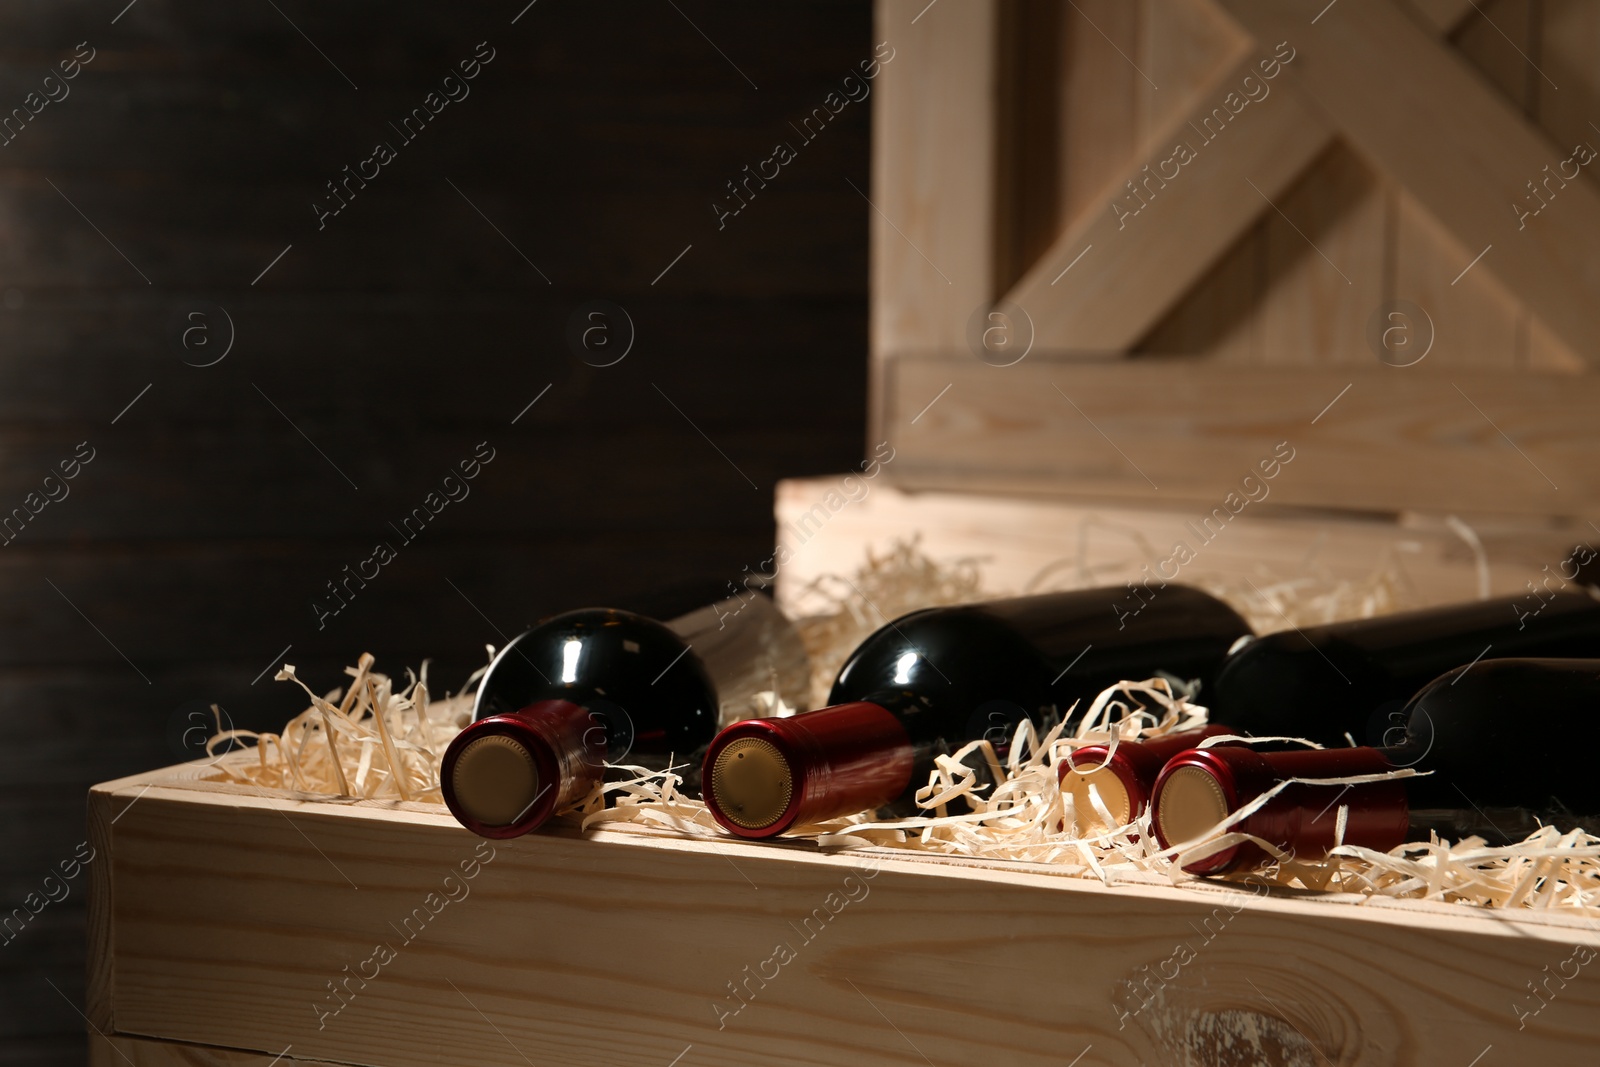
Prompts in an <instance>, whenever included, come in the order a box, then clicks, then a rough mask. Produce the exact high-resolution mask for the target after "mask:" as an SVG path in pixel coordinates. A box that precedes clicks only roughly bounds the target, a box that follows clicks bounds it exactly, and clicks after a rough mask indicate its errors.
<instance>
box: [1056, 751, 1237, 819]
mask: <svg viewBox="0 0 1600 1067" xmlns="http://www.w3.org/2000/svg"><path fill="white" fill-rule="evenodd" d="M1231 733H1233V731H1232V730H1230V729H1229V728H1228V727H1226V726H1205V727H1202V728H1200V729H1198V730H1184V731H1183V732H1181V733H1175V734H1167V735H1165V736H1163V737H1153V738H1150V739H1148V740H1143V741H1122V742H1119V743H1118V744H1117V747H1116V751H1115V752H1113V751H1112V750H1111V746H1110V745H1109V744H1105V745H1085V746H1084V747H1082V748H1079V749H1074V750H1073V751H1072V753H1071V754H1070V755H1069V756H1068V757H1067V758H1066V759H1064V760H1062V761H1061V763H1060V764H1059V765H1058V766H1057V768H1056V770H1057V775H1058V778H1059V780H1060V782H1061V789H1062V791H1063V792H1067V793H1071V794H1072V798H1073V812H1074V817H1075V819H1076V821H1077V825H1078V833H1079V834H1085V833H1089V832H1092V831H1093V830H1095V829H1096V828H1097V827H1098V826H1099V824H1101V823H1102V822H1104V820H1103V819H1101V818H1100V816H1099V815H1098V814H1097V813H1096V811H1095V809H1094V806H1093V805H1092V804H1091V803H1090V801H1089V786H1091V785H1092V786H1094V787H1095V792H1096V793H1098V794H1099V795H1100V801H1101V803H1103V804H1105V806H1106V810H1108V811H1110V812H1111V816H1112V818H1113V819H1117V820H1119V821H1118V822H1117V823H1116V826H1126V825H1127V824H1128V823H1130V822H1132V821H1133V820H1134V819H1136V818H1138V817H1139V816H1140V815H1142V814H1143V813H1144V809H1145V807H1146V806H1147V805H1148V804H1149V803H1150V793H1151V791H1152V790H1153V789H1155V786H1156V779H1157V778H1158V777H1160V776H1161V769H1162V768H1163V767H1165V766H1166V765H1167V761H1168V760H1169V759H1171V758H1172V757H1173V756H1176V755H1177V754H1178V753H1180V752H1185V751H1187V750H1189V749H1191V748H1195V747H1197V746H1198V745H1199V744H1200V742H1202V741H1204V740H1205V739H1206V738H1208V737H1222V736H1224V735H1225V734H1231ZM1114 828H1115V827H1109V826H1108V827H1104V829H1108V830H1109V829H1114Z"/></svg>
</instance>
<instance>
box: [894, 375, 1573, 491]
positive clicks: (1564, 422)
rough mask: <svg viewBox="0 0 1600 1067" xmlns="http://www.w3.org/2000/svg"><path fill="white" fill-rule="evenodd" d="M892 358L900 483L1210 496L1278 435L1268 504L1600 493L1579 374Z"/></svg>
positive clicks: (1268, 450) (1232, 485)
mask: <svg viewBox="0 0 1600 1067" xmlns="http://www.w3.org/2000/svg"><path fill="white" fill-rule="evenodd" d="M893 370H894V382H895V393H894V397H895V402H894V404H893V405H892V407H891V417H890V420H889V424H888V434H889V438H890V440H892V441H893V442H894V445H895V448H896V449H897V450H898V453H897V456H896V459H895V461H894V463H893V465H892V466H891V467H890V468H889V475H890V477H891V479H892V480H893V481H894V482H895V484H897V485H901V486H906V487H914V488H946V489H951V488H982V489H985V490H988V491H992V492H1007V491H1013V490H1018V491H1023V492H1045V493H1075V494H1091V495H1101V496H1111V497H1117V498H1120V499H1135V498H1138V499H1144V500H1146V501H1165V500H1169V499H1171V500H1190V501H1196V502H1201V503H1205V504H1206V505H1207V506H1210V505H1220V503H1221V501H1222V498H1223V496H1224V495H1225V494H1226V493H1228V492H1230V491H1235V490H1236V489H1237V487H1238V483H1239V479H1241V478H1242V477H1244V475H1246V474H1249V473H1250V472H1251V469H1252V468H1253V467H1254V466H1255V464H1256V463H1257V462H1258V461H1259V460H1262V459H1265V458H1268V457H1269V456H1270V455H1271V454H1272V451H1273V447H1274V445H1275V444H1277V443H1278V442H1280V441H1285V440H1287V441H1289V442H1290V444H1291V446H1292V447H1294V448H1295V449H1296V450H1297V454H1298V457H1299V458H1297V459H1296V460H1295V462H1294V465H1293V467H1292V468H1290V469H1288V470H1285V471H1284V472H1283V473H1282V475H1281V476H1280V477H1279V479H1278V482H1277V484H1276V486H1275V488H1274V490H1273V492H1274V494H1275V499H1276V500H1278V502H1280V503H1287V504H1299V505H1305V506H1311V507H1343V508H1357V509H1366V510H1379V511H1405V510H1422V511H1430V510H1431V511H1438V512H1451V511H1478V512H1485V513H1504V514H1520V515H1525V516H1550V515H1580V514H1583V513H1585V512H1586V511H1589V510H1591V509H1593V508H1594V507H1595V506H1596V505H1597V504H1600V472H1597V471H1596V469H1595V465H1594V463H1593V446H1592V444H1591V441H1592V434H1593V418H1592V415H1591V414H1590V413H1591V412H1592V411H1593V410H1594V408H1595V405H1596V404H1600V382H1597V381H1593V380H1590V379H1589V378H1586V377H1583V378H1576V379H1574V378H1568V377H1564V376H1550V375H1535V374H1526V373H1516V374H1496V373H1492V372H1486V371H1463V372H1462V373H1460V374H1455V375H1450V376H1448V377H1446V376H1443V375H1416V374H1413V375H1408V374H1406V373H1404V371H1403V370H1402V369H1400V368H1390V367H1371V368H1362V367H1349V368H1314V367H1304V368H1299V367H1286V368H1265V367H1263V368H1259V369H1253V370H1252V369H1242V368H1225V367H1207V366H1203V365H1196V364H1194V363H1193V362H1192V361H1185V360H1171V361H1167V360H1154V359H1141V360H1138V361H1135V362H1133V363H1132V364H1130V365H1098V366H1097V365H1087V364H1079V363H1075V362H1070V361H1056V362H1052V361H1049V360H1045V359H1038V360H1035V359H1034V358H1032V357H1029V358H1028V359H1027V360H1024V361H1023V362H1022V363H1019V364H1017V365H1015V366H1012V367H1007V368H995V367H988V366H985V365H983V364H981V363H978V362H977V361H975V360H949V361H943V362H935V361H930V360H920V361H919V360H901V361H897V363H896V365H895V367H894V368H893ZM947 385H948V386H950V389H949V392H948V393H946V395H945V396H944V397H943V398H942V399H940V401H939V402H938V403H937V404H935V405H933V407H932V408H930V409H929V410H928V411H927V413H926V414H924V415H923V416H922V418H921V419H919V420H918V421H917V423H916V424H915V425H911V424H910V420H911V418H912V417H913V416H915V415H916V414H917V411H918V409H919V408H920V407H921V406H922V405H924V404H926V403H927V400H926V398H927V397H931V396H933V395H934V394H935V393H937V392H939V390H941V389H943V388H944V387H945V386H947ZM1347 385H1349V386H1350V387H1351V388H1350V390H1349V392H1348V393H1347V394H1346V395H1344V396H1343V397H1342V399H1339V400H1338V402H1337V404H1334V406H1333V407H1332V408H1331V409H1330V410H1329V411H1328V413H1327V414H1325V415H1323V416H1322V417H1321V418H1320V419H1319V420H1318V421H1317V423H1316V425H1312V420H1313V419H1314V418H1316V417H1317V416H1318V413H1319V412H1320V411H1321V410H1322V409H1323V408H1324V407H1326V406H1327V405H1329V404H1330V403H1333V401H1334V400H1335V398H1336V397H1339V396H1340V394H1341V392H1343V390H1344V388H1345V386H1347ZM1458 386H1459V391H1458V388H1457V387H1458ZM1058 387H1059V389H1060V392H1058V391H1057V388H1058ZM1062 393H1065V394H1066V396H1063V395H1062ZM1463 394H1465V395H1463ZM1067 397H1070V398H1071V401H1072V402H1071V403H1069V402H1068V400H1067V399H1066V398H1067ZM1469 398H1470V400H1469ZM1073 404H1076V405H1077V406H1078V410H1075V409H1074V407H1073ZM1473 404H1477V405H1478V406H1479V407H1480V408H1481V409H1482V413H1480V412H1479V411H1478V410H1475V409H1474V407H1473ZM1485 415H1487V416H1488V419H1492V420H1493V424H1492V425H1491V423H1490V422H1489V421H1487V419H1486V418H1485ZM1090 420H1093V422H1092V423H1091V421H1090ZM1495 427H1499V430H1503V431H1505V433H1506V434H1509V435H1510V438H1511V440H1512V441H1514V442H1516V447H1512V445H1511V444H1508V443H1507V441H1506V439H1505V438H1503V437H1502V436H1501V435H1500V433H1499V432H1498V431H1497V430H1496V428H1495ZM1108 438H1109V440H1108ZM1113 442H1114V444H1113ZM1119 449H1120V450H1121V451H1119ZM1519 450H1520V451H1519ZM1534 464H1537V468H1536V467H1535V466H1534ZM1135 465H1136V466H1135ZM1541 470H1542V471H1543V472H1544V473H1543V474H1541V473H1540V471H1541ZM1141 471H1142V472H1143V473H1142V474H1141V473H1140V472H1141ZM1546 477H1548V478H1549V479H1550V481H1547V480H1546ZM1147 479H1148V480H1147ZM1552 481H1553V483H1554V485H1555V486H1559V489H1556V488H1552V484H1551V482H1552ZM1152 483H1153V485H1154V486H1155V487H1159V488H1154V487H1153V486H1152Z"/></svg>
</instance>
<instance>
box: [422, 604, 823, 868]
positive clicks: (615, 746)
mask: <svg viewBox="0 0 1600 1067" xmlns="http://www.w3.org/2000/svg"><path fill="white" fill-rule="evenodd" d="M808 685H809V671H808V665H807V658H806V653H805V646H804V645H803V644H802V642H801V640H800V636H799V634H798V633H797V632H796V631H795V629H794V627H793V626H792V625H791V624H790V623H789V621H788V620H787V619H786V618H784V616H783V613H782V612H780V611H779V610H778V608H777V607H776V606H775V605H774V604H773V603H772V601H771V600H770V599H768V598H767V597H766V596H764V595H761V594H759V593H751V594H749V597H748V598H747V599H741V598H739V597H733V598H730V599H728V600H725V601H721V602H719V603H716V604H712V605H708V606H707V607H704V608H701V609H698V610H696V611H693V612H691V613H689V614H687V615H683V616H680V617H679V618H676V619H673V620H671V621H670V622H666V623H662V622H657V621H656V620H654V619H650V618H647V617H645V616H643V615H638V614H634V613H633V612H628V611H621V610H617V609H613V608H588V609H584V610H580V611H572V612H567V613H565V614H562V615H557V616H554V617H553V618H550V619H547V620H545V621H544V622H542V623H540V624H539V625H538V626H535V627H534V628H533V629H531V630H529V631H527V632H526V633H524V634H521V635H520V636H518V637H517V638H515V639H514V640H512V641H511V642H510V643H509V644H507V645H506V647H505V648H504V649H502V650H501V651H500V653H499V654H498V655H497V656H496V657H495V659H494V661H493V662H492V663H491V664H490V665H489V670H488V672H487V673H486V674H485V675H484V677H483V681H482V682H481V683H480V685H479V687H478V694H477V700H476V703H475V705H474V708H473V718H474V721H473V722H472V723H470V724H468V725H467V727H466V728H465V729H464V730H462V731H461V733H460V734H458V735H457V736H456V737H455V739H454V740H452V741H451V742H450V745H449V747H448V748H447V749H446V750H445V754H444V759H443V761H442V762H441V764H440V768H439V781H440V788H441V791H442V792H443V794H444V800H445V804H446V805H448V806H449V808H450V812H451V814H453V815H454V816H455V817H456V819H457V821H459V822H460V823H461V824H462V825H463V826H465V827H467V828H468V829H469V830H472V831H473V832H474V833H477V834H479V835H481V836H483V837H494V838H505V837H517V836H519V835H521V834H525V833H527V832H528V831H530V830H532V829H535V828H536V827H538V826H540V825H541V824H542V823H544V822H545V820H547V819H548V818H549V817H550V816H551V815H552V814H553V813H554V812H556V811H557V810H558V809H560V808H562V807H564V806H566V805H567V804H570V803H572V802H573V801H576V800H579V799H581V798H582V797H583V796H584V795H585V794H586V793H587V792H588V791H589V790H591V789H592V788H594V786H595V784H596V783H597V782H599V781H601V780H602V777H603V775H604V772H605V767H606V765H607V763H613V764H614V763H619V762H622V761H624V760H626V761H627V762H629V763H633V764H637V765H640V766H643V767H645V768H647V769H652V770H661V769H664V768H665V767H666V766H667V765H668V762H669V760H674V759H675V760H677V761H680V762H687V763H688V766H689V767H690V768H691V770H690V772H689V773H688V774H687V775H686V777H685V781H684V792H686V793H688V794H690V795H695V794H697V793H698V792H699V768H700V756H701V755H702V753H703V752H704V751H705V747H706V745H707V744H708V743H709V742H710V741H711V739H712V738H713V737H714V736H715V735H716V732H717V730H718V728H719V727H720V726H723V725H725V724H727V723H730V722H734V721H736V720H739V719H743V718H747V717H750V716H757V715H763V714H771V713H772V711H774V710H775V709H774V708H773V707H772V705H771V698H772V696H773V695H774V694H775V695H776V697H777V698H779V699H781V700H782V701H783V702H784V703H785V704H787V705H788V706H790V707H800V708H803V707H804V706H805V704H804V701H805V699H806V697H805V694H806V690H807V687H808Z"/></svg>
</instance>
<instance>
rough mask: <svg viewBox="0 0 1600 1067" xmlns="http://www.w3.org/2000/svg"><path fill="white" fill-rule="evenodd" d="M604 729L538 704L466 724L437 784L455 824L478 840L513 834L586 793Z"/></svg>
mask: <svg viewBox="0 0 1600 1067" xmlns="http://www.w3.org/2000/svg"><path fill="white" fill-rule="evenodd" d="M605 760H606V732H605V729H604V728H603V727H602V726H601V725H600V724H598V723H596V722H595V721H594V720H593V719H592V718H591V717H590V714H589V712H588V711H587V710H585V709H584V708H582V707H580V706H578V705H577V704H574V703H572V702H570V701H566V700H541V701H539V702H538V703H537V704H530V705H529V706H527V707H525V708H523V709H522V710H521V711H514V712H511V713H510V714H506V715H491V716H489V717H487V718H483V719H479V720H477V721H476V722H474V723H471V724H469V725H468V726H467V728H466V729H464V730H462V731H461V732H460V733H459V734H457V735H456V736H455V739H454V740H452V741H451V742H450V747H449V748H447V749H445V753H444V760H443V762H442V763H441V764H440V767H439V787H440V791H441V792H443V793H444V802H445V804H446V805H447V806H448V807H449V808H450V814H452V815H454V816H455V817H456V820H457V821H458V822H460V823H461V825H463V826H465V827H466V828H467V829H469V830H471V831H472V832H473V833H475V834H477V835H478V836H480V837H493V838H506V837H520V836H521V835H523V834H525V833H527V832H528V831H530V830H534V829H537V828H538V827H539V826H541V825H543V824H544V822H545V821H546V820H547V819H549V818H550V816H551V815H553V814H554V813H555V812H556V811H557V810H558V809H559V808H562V807H564V806H566V805H567V804H570V803H572V802H573V801H576V800H578V799H580V798H581V797H583V796H584V794H586V793H588V792H589V790H591V789H593V788H594V786H595V784H596V783H597V782H599V781H600V779H601V776H602V775H603V774H604V771H605Z"/></svg>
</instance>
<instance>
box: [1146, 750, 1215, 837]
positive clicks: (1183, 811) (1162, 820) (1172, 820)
mask: <svg viewBox="0 0 1600 1067" xmlns="http://www.w3.org/2000/svg"><path fill="white" fill-rule="evenodd" d="M1160 801H1161V802H1160V803H1159V804H1157V805H1156V813H1155V814H1156V828H1157V829H1159V830H1160V831H1161V838H1162V840H1163V841H1165V842H1166V843H1167V844H1168V845H1179V844H1183V843H1184V842H1186V841H1191V840H1193V839H1194V838H1197V837H1199V836H1200V835H1201V834H1203V833H1205V832H1206V831H1207V830H1210V829H1212V828H1213V827H1215V826H1216V825H1217V824H1218V823H1220V822H1222V820H1224V819H1226V818H1227V817H1228V815H1229V814H1230V813H1231V811H1232V808H1231V807H1230V806H1229V804H1228V798H1227V796H1226V795H1224V793H1223V792H1222V784H1221V783H1220V782H1218V781H1217V779H1216V777H1215V776H1214V775H1212V774H1211V772H1209V771H1207V770H1206V769H1205V768H1203V767H1189V766H1185V767H1178V768H1176V769H1175V770H1174V771H1173V772H1172V773H1171V774H1169V775H1167V777H1166V781H1165V782H1163V783H1162V786H1161V798H1160Z"/></svg>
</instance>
